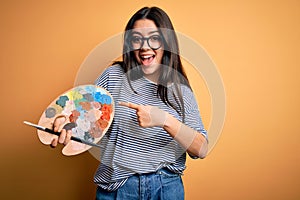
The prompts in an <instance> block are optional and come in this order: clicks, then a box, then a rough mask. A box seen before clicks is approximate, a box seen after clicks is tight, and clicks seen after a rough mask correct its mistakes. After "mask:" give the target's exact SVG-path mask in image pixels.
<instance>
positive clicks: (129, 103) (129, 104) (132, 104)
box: [119, 102, 139, 110]
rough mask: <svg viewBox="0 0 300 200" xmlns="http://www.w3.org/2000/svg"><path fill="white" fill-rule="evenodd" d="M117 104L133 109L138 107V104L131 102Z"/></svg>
mask: <svg viewBox="0 0 300 200" xmlns="http://www.w3.org/2000/svg"><path fill="white" fill-rule="evenodd" d="M119 105H121V106H126V107H128V108H132V109H135V110H138V109H139V105H138V104H135V103H131V102H119Z"/></svg>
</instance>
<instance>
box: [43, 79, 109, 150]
mask: <svg viewBox="0 0 300 200" xmlns="http://www.w3.org/2000/svg"><path fill="white" fill-rule="evenodd" d="M113 117H114V101H113V97H112V96H111V95H110V94H109V92H108V91H107V90H105V89H104V88H102V87H99V86H95V85H82V86H78V87H74V88H72V89H70V90H68V91H67V92H65V93H64V94H62V95H60V96H59V97H58V98H56V99H55V100H54V101H53V102H52V103H51V104H50V105H49V106H48V107H47V109H46V110H45V111H44V112H43V114H42V116H41V118H40V120H39V123H38V125H40V126H43V127H46V128H49V129H52V128H53V123H54V121H55V120H60V122H61V123H62V126H61V127H64V128H65V129H67V130H72V136H75V137H78V138H80V139H82V140H86V141H89V142H93V143H98V142H99V141H100V140H101V138H102V137H103V135H104V134H105V133H106V131H107V130H108V128H109V126H110V124H111V122H112V120H113ZM38 137H39V139H40V141H41V142H42V143H44V144H51V141H52V139H53V138H54V137H57V136H55V135H52V134H49V133H47V132H44V131H40V130H38ZM90 148H91V146H89V145H86V144H83V143H79V142H76V141H70V142H69V143H68V144H67V145H66V146H65V147H64V148H63V150H62V153H63V154H64V155H77V154H80V153H82V152H84V151H86V150H88V149H90Z"/></svg>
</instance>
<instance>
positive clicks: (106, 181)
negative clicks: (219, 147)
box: [94, 65, 207, 191]
mask: <svg viewBox="0 0 300 200" xmlns="http://www.w3.org/2000/svg"><path fill="white" fill-rule="evenodd" d="M96 85H98V86H101V87H103V88H105V89H106V90H108V91H109V92H110V94H111V95H112V96H113V98H114V101H115V115H114V119H113V122H112V124H111V126H110V128H109V129H108V131H107V133H106V134H105V135H104V137H103V138H102V140H101V144H100V146H101V155H100V165H99V167H98V169H97V171H96V174H95V176H94V182H95V183H96V184H97V185H98V186H100V187H102V188H103V189H105V190H108V191H113V190H116V189H117V188H119V187H120V186H122V185H123V184H124V183H125V182H126V180H127V178H128V177H130V176H132V175H134V174H144V173H150V172H155V171H157V170H159V169H161V168H164V167H166V168H168V169H169V170H171V171H173V172H175V173H180V174H181V173H182V172H183V171H184V169H185V161H186V151H185V149H183V148H182V147H181V146H180V145H179V144H178V143H177V142H176V141H175V140H174V139H173V138H172V137H171V136H170V135H169V134H168V133H167V132H166V131H165V130H164V129H163V128H161V127H151V128H142V127H140V126H139V124H138V120H137V116H136V111H135V110H134V109H130V108H127V107H124V106H119V105H118V102H121V101H122V102H132V103H135V104H143V105H152V106H157V107H159V108H160V109H163V110H165V111H167V112H169V113H170V114H172V115H173V116H174V117H175V118H177V119H178V120H180V121H182V113H180V112H179V113H178V112H177V111H176V109H174V108H172V107H171V106H168V105H166V104H165V103H164V102H163V101H162V100H161V99H160V98H159V97H158V96H157V85H156V84H155V83H153V82H151V81H150V80H148V79H146V78H144V77H142V78H140V79H137V80H134V81H131V86H132V88H133V89H134V91H135V92H134V91H133V90H132V88H131V87H130V85H129V83H128V80H127V77H126V75H125V73H124V71H123V69H122V68H121V67H120V66H119V65H115V66H111V67H109V68H107V69H106V70H105V71H104V72H103V73H102V75H101V76H100V77H99V78H98V79H97V80H96ZM181 90H182V94H183V101H184V108H185V116H184V123H185V124H186V125H187V126H189V127H191V128H193V129H195V130H197V131H198V132H200V133H202V134H203V135H204V136H205V137H206V134H207V133H206V130H205V129H204V127H203V123H202V120H201V117H200V114H199V110H198V105H197V102H196V99H195V97H194V95H193V93H192V91H191V90H190V88H188V87H187V86H184V85H182V86H181ZM168 98H169V101H170V102H171V103H172V105H173V106H174V105H175V108H176V106H179V102H180V101H179V99H178V97H177V96H176V95H174V93H173V92H172V85H170V86H168ZM177 110H179V109H177Z"/></svg>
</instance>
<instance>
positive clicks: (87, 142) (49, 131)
mask: <svg viewBox="0 0 300 200" xmlns="http://www.w3.org/2000/svg"><path fill="white" fill-rule="evenodd" d="M24 124H27V125H29V126H32V127H34V128H37V129H38V130H41V131H45V132H47V133H51V134H53V135H57V136H60V132H55V131H53V130H52V129H49V128H45V127H43V126H40V125H37V124H33V123H30V122H27V121H24ZM71 140H74V141H76V142H80V143H83V144H87V145H90V146H93V147H98V148H100V145H98V144H95V143H93V142H89V141H86V140H83V139H80V138H78V137H75V136H71Z"/></svg>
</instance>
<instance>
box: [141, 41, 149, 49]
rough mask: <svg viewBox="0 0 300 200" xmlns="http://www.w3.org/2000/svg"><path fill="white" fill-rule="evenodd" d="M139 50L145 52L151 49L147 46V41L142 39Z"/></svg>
mask: <svg viewBox="0 0 300 200" xmlns="http://www.w3.org/2000/svg"><path fill="white" fill-rule="evenodd" d="M141 49H144V50H145V49H146V50H148V49H151V48H150V46H149V44H148V42H147V39H144V40H143V43H142V46H141Z"/></svg>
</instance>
